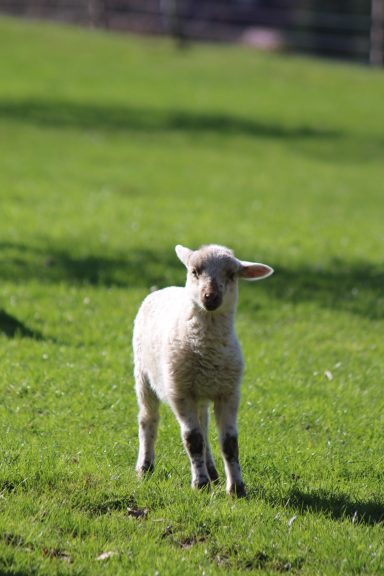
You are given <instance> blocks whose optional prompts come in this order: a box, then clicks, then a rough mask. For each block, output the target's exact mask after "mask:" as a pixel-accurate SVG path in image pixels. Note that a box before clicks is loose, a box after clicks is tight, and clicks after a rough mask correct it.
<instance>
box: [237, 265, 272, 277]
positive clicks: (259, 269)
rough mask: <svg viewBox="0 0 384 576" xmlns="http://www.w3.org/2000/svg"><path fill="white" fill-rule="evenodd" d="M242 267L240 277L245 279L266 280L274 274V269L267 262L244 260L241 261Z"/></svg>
mask: <svg viewBox="0 0 384 576" xmlns="http://www.w3.org/2000/svg"><path fill="white" fill-rule="evenodd" d="M240 264H241V268H240V272H239V277H240V278H244V279H245V280H251V281H255V280H264V278H268V276H271V274H273V272H274V270H273V268H271V267H270V266H267V264H259V263H257V262H244V261H240Z"/></svg>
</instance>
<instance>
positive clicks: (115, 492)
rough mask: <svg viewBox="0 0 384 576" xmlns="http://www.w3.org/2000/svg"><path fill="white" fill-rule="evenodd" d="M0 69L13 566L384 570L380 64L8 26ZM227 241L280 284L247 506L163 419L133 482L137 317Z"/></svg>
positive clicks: (253, 313) (8, 520)
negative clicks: (199, 484) (194, 480)
mask: <svg viewBox="0 0 384 576" xmlns="http://www.w3.org/2000/svg"><path fill="white" fill-rule="evenodd" d="M0 53H1V67H0V74H1V77H0V199H1V204H0V215H1V227H0V341H1V348H0V354H1V373H0V389H1V396H0V398H1V401H0V438H1V458H0V574H2V575H3V574H4V575H14V576H23V575H25V576H26V575H34V574H39V575H40V574H42V575H43V574H47V575H53V574H60V575H66V574H68V575H69V574H71V575H74V574H78V575H92V576H93V575H98V574H110V575H125V574H146V575H147V574H148V575H155V574H158V575H178V574H186V575H196V574H205V575H213V574H219V573H220V574H248V573H257V574H279V573H284V572H287V573H292V574H301V575H310V576H313V575H324V574H327V575H328V574H331V575H332V574H335V575H336V574H337V575H340V574H345V575H350V574H383V572H384V548H383V539H384V526H383V520H384V448H383V419H384V394H383V380H384V341H383V340H384V339H383V335H384V296H383V285H384V262H383V254H384V226H383V208H384V201H383V183H384V161H383V160H384V136H383V134H384V114H383V102H384V75H383V73H382V72H380V71H371V70H368V69H365V68H358V67H351V66H347V65H342V64H330V63H324V62H321V61H316V60H311V59H302V58H297V57H292V56H272V55H265V54H260V53H258V52H254V51H252V50H247V49H243V48H234V47H222V46H220V47H212V46H193V47H191V48H190V49H188V50H183V51H177V50H175V49H174V47H173V46H172V45H171V44H170V43H168V42H167V41H158V40H143V39H136V38H129V37H119V36H113V35H104V34H102V33H98V32H91V31H84V30H74V29H70V28H64V27H55V26H50V25H42V24H26V23H20V22H16V21H12V20H8V19H2V20H0ZM206 242H216V243H224V244H226V245H229V246H231V247H232V248H234V249H235V251H236V253H237V255H238V256H239V257H241V258H243V259H246V260H259V261H264V262H266V263H268V264H270V265H271V266H273V268H274V269H275V271H276V273H275V275H274V276H273V277H272V278H270V279H268V280H266V281H265V282H264V283H260V284H258V285H249V284H245V283H244V284H243V285H241V287H240V302H239V309H238V315H237V330H238V334H239V338H240V341H241V342H242V346H243V352H244V356H245V361H246V373H245V376H244V381H243V388H242V403H241V409H240V418H239V430H240V449H241V461H242V465H243V471H244V477H245V481H246V484H247V486H248V493H249V498H248V500H238V501H236V500H234V499H230V498H228V497H227V496H226V495H225V488H224V484H223V483H221V484H220V485H219V486H218V487H217V488H215V489H214V490H212V491H211V492H210V493H195V492H193V491H192V490H191V489H190V487H189V481H190V474H189V464H188V461H187V457H186V456H185V454H184V452H183V449H182V445H181V441H180V437H179V431H178V427H177V424H176V422H175V420H174V418H173V416H172V415H171V414H170V413H169V411H167V409H166V408H164V409H163V410H162V421H161V426H160V432H159V439H158V445H157V468H156V471H155V473H154V475H153V477H151V478H150V479H148V480H146V481H144V482H141V483H140V482H139V481H137V480H136V478H135V474H134V464H135V457H136V451H137V438H136V436H137V433H136V400H135V396H134V388H133V378H132V358H131V348H130V341H131V335H132V322H133V318H134V316H135V313H136V311H137V308H138V306H139V303H140V302H141V300H142V299H143V297H144V296H145V295H146V294H147V292H148V291H149V289H150V288H151V287H152V286H159V287H161V286H166V285H168V284H172V283H175V284H182V283H183V281H184V270H183V267H182V266H181V264H180V263H179V262H178V260H177V258H176V256H175V254H174V245H175V244H177V243H182V244H185V245H187V246H190V247H197V246H199V245H200V244H202V243H206ZM212 441H213V447H214V453H215V455H216V457H217V459H219V454H218V448H217V435H216V432H215V431H214V430H213V429H212ZM220 471H221V476H223V467H222V465H221V463H220Z"/></svg>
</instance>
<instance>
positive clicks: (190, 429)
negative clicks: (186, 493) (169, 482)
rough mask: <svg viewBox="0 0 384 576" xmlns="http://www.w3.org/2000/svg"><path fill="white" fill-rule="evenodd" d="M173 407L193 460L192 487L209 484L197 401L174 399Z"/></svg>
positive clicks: (188, 452)
mask: <svg viewBox="0 0 384 576" xmlns="http://www.w3.org/2000/svg"><path fill="white" fill-rule="evenodd" d="M171 406H172V409H173V412H174V413H175V415H176V418H177V420H178V421H179V424H180V428H181V436H182V439H183V442H184V446H185V449H186V451H187V454H188V456H189V459H190V462H191V472H192V488H203V487H204V486H208V485H209V475H208V470H207V465H206V462H205V443H204V434H203V431H202V429H201V426H200V422H199V418H198V407H197V405H196V402H195V401H193V400H191V399H187V398H183V399H173V401H172V404H171Z"/></svg>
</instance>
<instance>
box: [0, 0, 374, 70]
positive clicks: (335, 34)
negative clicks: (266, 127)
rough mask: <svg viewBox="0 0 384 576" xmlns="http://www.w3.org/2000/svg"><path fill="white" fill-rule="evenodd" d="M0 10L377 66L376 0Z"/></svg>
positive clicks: (156, 0)
mask: <svg viewBox="0 0 384 576" xmlns="http://www.w3.org/2000/svg"><path fill="white" fill-rule="evenodd" d="M0 11H1V12H3V13H7V14H11V15H17V16H18V15H20V16H24V17H30V18H38V19H41V18H44V19H45V18H47V19H52V20H59V21H65V22H71V23H77V24H82V25H91V26H95V27H101V28H109V29H112V30H127V31H134V32H136V33H139V34H155V35H171V36H173V37H175V39H176V41H177V43H178V44H179V45H185V44H187V43H188V41H190V40H208V41H218V42H240V43H245V44H248V45H253V46H256V47H259V48H264V49H267V50H285V51H295V52H304V53H309V54H318V55H322V56H327V57H332V58H343V59H349V60H352V61H358V62H369V63H371V64H373V65H378V66H381V65H382V64H383V38H384V34H383V18H384V5H383V1H382V0H0Z"/></svg>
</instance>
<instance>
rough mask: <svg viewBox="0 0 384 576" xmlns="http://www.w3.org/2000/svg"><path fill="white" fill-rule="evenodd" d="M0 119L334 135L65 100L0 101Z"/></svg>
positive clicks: (123, 128)
mask: <svg viewBox="0 0 384 576" xmlns="http://www.w3.org/2000/svg"><path fill="white" fill-rule="evenodd" d="M0 118H5V119H6V120H12V121H15V122H21V123H28V124H33V125H37V126H40V127H43V128H63V129H66V128H70V129H76V130H84V129H89V130H103V131H111V132H144V133H162V132H184V133H189V134H198V133H200V134H201V133H216V134H218V135H220V136H225V135H236V134H238V135H245V136H250V137H257V138H282V139H288V140H291V139H312V138H325V139H328V138H335V137H339V136H340V133H339V132H337V131H335V130H326V129H321V128H318V127H313V126H306V125H303V126H293V127H289V126H284V125H282V124H275V123H269V122H263V121H259V120H254V119H250V118H249V119H246V118H241V117H240V116H234V115H231V114H225V113H217V112H206V113H199V112H192V111H187V110H180V111H177V110H154V109H150V108H134V107H128V106H121V105H117V104H115V105H101V104H93V103H80V102H70V101H50V100H33V99H28V100H27V99H26V100H19V101H14V100H9V101H8V100H2V101H0Z"/></svg>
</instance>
